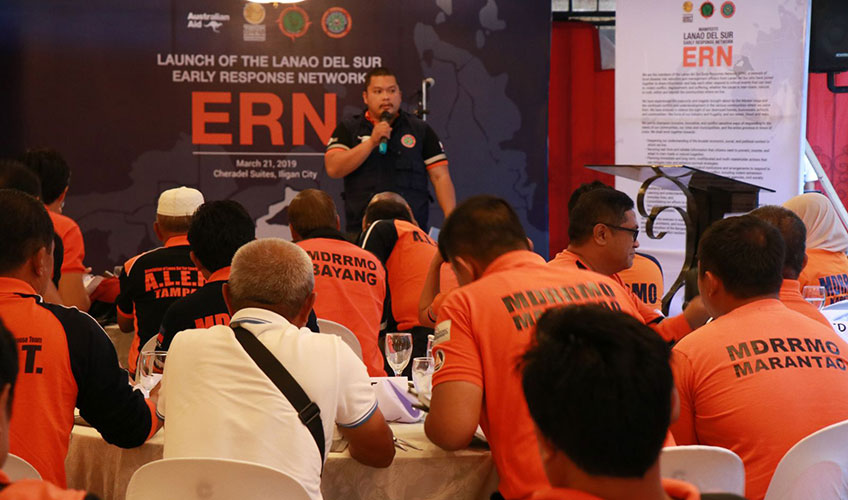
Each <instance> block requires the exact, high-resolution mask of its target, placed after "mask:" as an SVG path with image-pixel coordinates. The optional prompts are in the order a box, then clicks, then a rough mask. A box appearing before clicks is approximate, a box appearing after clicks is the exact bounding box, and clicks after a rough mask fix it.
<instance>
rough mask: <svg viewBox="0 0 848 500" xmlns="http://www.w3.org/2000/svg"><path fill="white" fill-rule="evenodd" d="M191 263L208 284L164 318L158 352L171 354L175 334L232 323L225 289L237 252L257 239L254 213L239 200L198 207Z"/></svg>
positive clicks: (191, 236)
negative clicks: (224, 292)
mask: <svg viewBox="0 0 848 500" xmlns="http://www.w3.org/2000/svg"><path fill="white" fill-rule="evenodd" d="M187 237H188V243H189V246H190V248H191V252H190V253H189V255H190V257H191V261H192V262H194V265H195V266H197V269H198V271H200V274H202V275H203V279H204V280H205V284H204V285H203V286H202V287H201V288H200V289H198V290H197V291H196V292H194V293H192V294H191V295H189V296H188V297H183V298H181V299H178V300H177V301H176V302H174V303H173V304H172V305H171V307H169V308H168V310H167V311H166V312H165V316H164V317H163V318H162V326H161V327H160V328H159V338H158V339H157V342H156V350H157V351H167V350H168V348H169V347H170V346H171V341H172V340H173V339H174V335H176V334H177V333H179V332H181V331H183V330H189V329H191V328H209V327H210V326H213V325H228V324H230V313H229V311H228V310H227V304H226V303H225V302H224V294H223V293H222V291H221V290H222V288H223V286H224V283H226V282H227V280H228V279H229V278H230V263H231V262H232V260H233V255H235V253H236V250H238V249H239V248H241V246H242V245H244V244H246V243H249V242H251V241H253V240H254V239H256V227H255V226H254V224H253V219H251V218H250V214H248V213H247V210H245V209H244V207H243V206H241V205H240V204H239V203H238V202H236V201H231V200H222V201H207V202H206V203H204V204H203V205H200V207H198V208H197V210H196V211H195V212H194V215H193V216H192V220H191V225H190V226H189V228H188V234H187Z"/></svg>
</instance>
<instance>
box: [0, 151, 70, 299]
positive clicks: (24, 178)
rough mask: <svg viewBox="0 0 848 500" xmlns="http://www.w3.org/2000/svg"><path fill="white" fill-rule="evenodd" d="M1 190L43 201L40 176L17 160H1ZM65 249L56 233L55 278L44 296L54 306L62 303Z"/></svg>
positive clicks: (54, 238) (54, 245)
mask: <svg viewBox="0 0 848 500" xmlns="http://www.w3.org/2000/svg"><path fill="white" fill-rule="evenodd" d="M0 189H17V190H18V191H22V192H24V193H26V194H28V195H30V196H32V197H33V198H35V199H37V200H40V199H41V181H40V180H39V178H38V176H37V175H35V172H33V171H32V170H30V169H28V168H27V167H26V166H25V165H24V164H23V163H20V162H18V161H15V160H0ZM64 249H65V247H64V245H63V244H62V238H61V237H60V236H59V235H58V234H56V232H55V231H54V232H53V278H52V279H51V280H50V283H48V284H47V288H46V289H45V290H44V293H43V294H42V297H43V298H44V300H46V301H47V302H52V303H54V304H61V303H62V297H60V296H59V279H60V278H61V277H62V261H63V260H64V258H65V257H64Z"/></svg>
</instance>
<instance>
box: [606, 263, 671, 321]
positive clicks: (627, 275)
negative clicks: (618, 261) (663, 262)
mask: <svg viewBox="0 0 848 500" xmlns="http://www.w3.org/2000/svg"><path fill="white" fill-rule="evenodd" d="M616 274H618V277H619V278H620V279H621V281H622V283H624V285H625V286H626V287H627V288H630V290H631V291H632V292H633V293H634V294H635V295H636V296H637V297H639V300H641V301H642V302H644V303H645V304H648V305H649V306H651V307H652V308H653V309H660V308H662V298H663V292H664V291H665V289H664V288H663V274H662V268H661V267H660V263H659V262H657V260H656V259H655V258H653V257H651V256H650V255H644V254H641V253H637V254H636V255H634V256H633V265H632V266H630V268H629V269H625V270H623V271H619V272H618V273H616Z"/></svg>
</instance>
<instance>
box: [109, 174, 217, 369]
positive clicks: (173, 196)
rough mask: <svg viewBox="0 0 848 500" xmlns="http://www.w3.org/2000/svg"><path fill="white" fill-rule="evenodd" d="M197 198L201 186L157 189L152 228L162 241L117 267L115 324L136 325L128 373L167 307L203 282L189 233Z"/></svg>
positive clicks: (200, 200) (199, 198) (124, 327)
mask: <svg viewBox="0 0 848 500" xmlns="http://www.w3.org/2000/svg"><path fill="white" fill-rule="evenodd" d="M201 204H203V195H202V194H200V191H198V190H196V189H192V188H188V187H185V186H181V187H178V188H174V189H168V190H167V191H164V192H163V193H162V194H161V195H159V203H158V205H157V207H156V222H154V223H153V230H154V231H155V232H156V237H157V238H159V241H161V242H162V243H164V246H162V247H159V248H156V249H154V250H150V251H148V252H144V253H142V254H139V255H136V256H135V257H133V258H132V259H130V260H128V261H127V262H126V263H125V264H124V268H123V270H122V271H121V275H120V277H119V280H120V283H121V292H120V294H119V295H118V325H119V326H120V327H121V331H123V332H132V331H135V337H134V338H133V342H132V345H131V346H130V352H129V356H128V363H129V369H130V372H131V373H135V368H136V361H137V360H138V354H139V352H141V348H142V347H143V346H144V343H145V342H147V341H148V340H149V339H150V338H152V337H154V336H156V335H158V334H159V327H160V326H161V325H162V318H163V317H164V316H165V311H167V310H168V308H169V307H170V306H171V305H172V304H173V303H174V302H176V301H177V299H179V298H181V297H185V296H187V295H189V294H191V293H193V292H194V291H195V290H197V289H198V288H200V287H201V286H203V275H201V274H200V271H198V270H197V267H195V265H194V262H192V260H191V255H190V254H191V247H190V246H189V243H188V237H187V233H188V229H189V226H190V225H191V218H192V215H193V214H194V211H195V210H196V209H197V207H199V206H200V205H201Z"/></svg>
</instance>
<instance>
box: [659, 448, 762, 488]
mask: <svg viewBox="0 0 848 500" xmlns="http://www.w3.org/2000/svg"><path fill="white" fill-rule="evenodd" d="M660 475H661V476H662V477H664V478H668V479H680V480H682V481H686V482H689V483H692V484H694V485H695V486H697V487H698V489H699V490H700V491H701V493H733V494H736V495H744V494H745V466H744V465H743V464H742V459H741V458H739V455H737V454H736V453H733V452H732V451H730V450H728V449H725V448H719V447H718V446H702V445H692V446H671V447H668V448H663V450H662V454H661V455H660Z"/></svg>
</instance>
